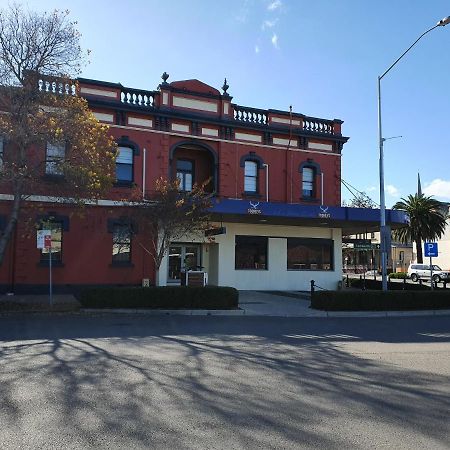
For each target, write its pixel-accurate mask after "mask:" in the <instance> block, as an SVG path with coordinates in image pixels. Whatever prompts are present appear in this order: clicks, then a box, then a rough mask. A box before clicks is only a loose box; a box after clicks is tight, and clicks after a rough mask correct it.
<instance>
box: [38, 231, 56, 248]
mask: <svg viewBox="0 0 450 450" xmlns="http://www.w3.org/2000/svg"><path fill="white" fill-rule="evenodd" d="M36 243H37V248H41V249H42V248H51V246H52V230H37V234H36Z"/></svg>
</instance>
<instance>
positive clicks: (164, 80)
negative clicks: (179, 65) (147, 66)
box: [161, 72, 169, 84]
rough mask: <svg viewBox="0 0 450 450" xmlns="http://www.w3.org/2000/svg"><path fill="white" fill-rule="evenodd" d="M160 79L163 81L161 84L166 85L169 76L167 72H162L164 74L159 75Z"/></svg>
mask: <svg viewBox="0 0 450 450" xmlns="http://www.w3.org/2000/svg"><path fill="white" fill-rule="evenodd" d="M161 78H162V80H163V84H167V79H168V78H169V74H168V73H167V72H164V73H163V74H162V75H161Z"/></svg>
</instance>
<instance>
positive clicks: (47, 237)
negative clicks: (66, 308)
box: [36, 230, 53, 307]
mask: <svg viewBox="0 0 450 450" xmlns="http://www.w3.org/2000/svg"><path fill="white" fill-rule="evenodd" d="M36 240H37V248H40V249H44V248H45V249H48V269H49V302H50V307H52V306H53V282H52V230H38V231H37V236H36Z"/></svg>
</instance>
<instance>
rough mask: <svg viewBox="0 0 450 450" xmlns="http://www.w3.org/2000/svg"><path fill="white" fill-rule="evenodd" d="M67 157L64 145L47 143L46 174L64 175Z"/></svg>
mask: <svg viewBox="0 0 450 450" xmlns="http://www.w3.org/2000/svg"><path fill="white" fill-rule="evenodd" d="M65 156H66V147H65V146H64V144H55V143H51V142H47V149H46V155H45V173H46V174H47V175H63V168H62V163H63V162H64V158H65Z"/></svg>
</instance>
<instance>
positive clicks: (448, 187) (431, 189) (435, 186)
mask: <svg viewBox="0 0 450 450" xmlns="http://www.w3.org/2000/svg"><path fill="white" fill-rule="evenodd" d="M423 193H424V194H425V195H433V196H435V197H441V198H445V199H450V181H445V180H441V179H440V178H436V179H434V180H433V181H432V182H431V183H427V186H426V187H425V188H424V189H423Z"/></svg>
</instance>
